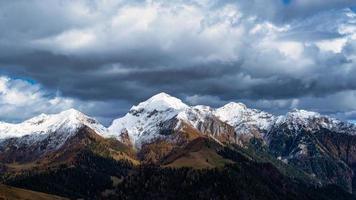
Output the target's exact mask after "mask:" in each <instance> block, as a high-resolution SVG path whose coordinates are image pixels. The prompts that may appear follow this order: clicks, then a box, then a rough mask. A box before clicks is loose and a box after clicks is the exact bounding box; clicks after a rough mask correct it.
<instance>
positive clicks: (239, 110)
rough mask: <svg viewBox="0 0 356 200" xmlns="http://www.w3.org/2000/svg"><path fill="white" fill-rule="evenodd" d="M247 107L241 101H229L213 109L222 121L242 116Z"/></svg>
mask: <svg viewBox="0 0 356 200" xmlns="http://www.w3.org/2000/svg"><path fill="white" fill-rule="evenodd" d="M246 110H247V107H246V105H245V104H243V103H236V102H230V103H228V104H226V105H224V106H222V107H220V108H218V109H216V111H215V115H216V116H218V117H219V118H220V119H221V120H222V121H231V119H232V118H239V119H240V118H242V117H243V113H244V112H245V111H246Z"/></svg>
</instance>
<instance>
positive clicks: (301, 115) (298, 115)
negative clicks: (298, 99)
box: [286, 109, 321, 119]
mask: <svg viewBox="0 0 356 200" xmlns="http://www.w3.org/2000/svg"><path fill="white" fill-rule="evenodd" d="M286 116H287V118H292V119H312V118H318V117H321V115H320V114H319V113H317V112H313V111H307V110H298V109H293V110H292V111H290V112H288V113H287V115H286Z"/></svg>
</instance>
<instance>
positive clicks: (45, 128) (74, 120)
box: [0, 109, 107, 139]
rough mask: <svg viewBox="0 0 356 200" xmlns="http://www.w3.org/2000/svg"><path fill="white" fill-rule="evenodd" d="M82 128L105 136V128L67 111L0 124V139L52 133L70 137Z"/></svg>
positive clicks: (85, 117)
mask: <svg viewBox="0 0 356 200" xmlns="http://www.w3.org/2000/svg"><path fill="white" fill-rule="evenodd" d="M83 126H88V127H89V128H91V129H93V130H94V131H96V132H97V133H98V134H101V135H105V134H107V130H106V128H105V127H104V126H102V125H101V124H100V123H98V122H97V121H96V120H94V119H92V118H90V117H88V116H86V115H85V114H83V113H81V112H79V111H77V110H75V109H69V110H66V111H63V112H60V113H58V114H51V115H47V114H40V115H38V116H36V117H33V118H31V119H28V120H26V121H24V122H22V123H18V124H11V123H0V139H5V138H11V137H22V136H25V135H44V134H49V133H54V132H60V133H61V134H66V135H68V134H69V135H70V134H73V133H74V132H75V131H76V130H77V129H78V128H81V127H83Z"/></svg>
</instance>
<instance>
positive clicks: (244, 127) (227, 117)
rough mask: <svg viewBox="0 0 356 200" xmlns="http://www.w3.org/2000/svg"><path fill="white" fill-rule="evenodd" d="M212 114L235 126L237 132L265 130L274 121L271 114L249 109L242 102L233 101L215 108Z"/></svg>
mask: <svg viewBox="0 0 356 200" xmlns="http://www.w3.org/2000/svg"><path fill="white" fill-rule="evenodd" d="M214 115H215V116H217V117H218V118H219V119H220V120H222V121H224V122H226V123H228V124H229V125H231V126H233V127H235V130H236V132H237V133H250V132H252V131H254V130H259V131H267V130H268V129H269V128H270V127H271V126H272V125H273V123H274V121H275V117H274V116H273V115H272V114H269V113H266V112H263V111H260V110H256V109H250V108H247V106H246V105H245V104H243V103H235V102H230V103H228V104H226V105H224V106H222V107H220V108H218V109H216V110H215V112H214Z"/></svg>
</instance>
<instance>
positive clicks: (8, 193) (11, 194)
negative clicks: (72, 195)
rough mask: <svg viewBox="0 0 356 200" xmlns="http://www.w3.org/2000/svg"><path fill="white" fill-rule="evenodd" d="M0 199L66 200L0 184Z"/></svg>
mask: <svg viewBox="0 0 356 200" xmlns="http://www.w3.org/2000/svg"><path fill="white" fill-rule="evenodd" d="M0 199H3V200H7V199H8V200H66V199H67V198H63V197H59V196H55V195H49V194H45V193H41V192H34V191H30V190H24V189H20V188H15V187H11V186H7V185H2V184H0Z"/></svg>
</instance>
